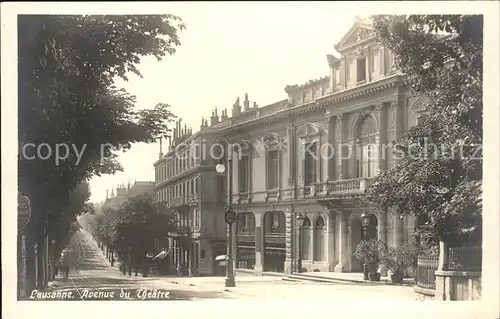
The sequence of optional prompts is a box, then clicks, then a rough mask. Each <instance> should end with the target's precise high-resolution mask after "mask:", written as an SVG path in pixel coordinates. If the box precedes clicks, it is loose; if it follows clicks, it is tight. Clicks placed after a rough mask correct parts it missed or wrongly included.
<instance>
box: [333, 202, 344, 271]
mask: <svg viewBox="0 0 500 319" xmlns="http://www.w3.org/2000/svg"><path fill="white" fill-rule="evenodd" d="M337 223H338V225H339V233H338V243H339V244H338V263H337V265H336V266H335V272H343V271H344V270H345V266H346V262H347V221H346V216H345V213H344V212H343V211H339V212H338V214H337Z"/></svg>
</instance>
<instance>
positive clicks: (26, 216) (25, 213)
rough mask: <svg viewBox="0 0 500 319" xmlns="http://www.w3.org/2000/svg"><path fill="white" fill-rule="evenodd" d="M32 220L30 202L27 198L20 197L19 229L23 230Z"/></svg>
mask: <svg viewBox="0 0 500 319" xmlns="http://www.w3.org/2000/svg"><path fill="white" fill-rule="evenodd" d="M30 218H31V205H30V200H29V198H28V197H26V196H19V197H18V201H17V229H18V230H23V229H24V227H26V225H28V222H29V221H30Z"/></svg>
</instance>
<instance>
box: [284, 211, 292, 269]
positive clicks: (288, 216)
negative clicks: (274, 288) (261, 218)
mask: <svg viewBox="0 0 500 319" xmlns="http://www.w3.org/2000/svg"><path fill="white" fill-rule="evenodd" d="M285 223H286V228H285V275H291V274H292V272H293V265H292V261H293V255H292V249H293V245H292V232H293V223H292V213H291V212H290V210H289V209H287V210H286V212H285Z"/></svg>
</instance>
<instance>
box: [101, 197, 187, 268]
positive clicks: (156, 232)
mask: <svg viewBox="0 0 500 319" xmlns="http://www.w3.org/2000/svg"><path fill="white" fill-rule="evenodd" d="M102 216H103V217H102V218H100V219H99V220H98V221H97V223H98V226H97V236H98V238H99V240H101V241H103V242H104V243H105V244H106V245H107V246H108V247H110V248H112V249H114V250H117V251H119V252H121V254H122V256H126V254H127V253H128V249H129V248H130V249H131V252H132V257H133V258H136V259H139V260H141V259H142V258H143V257H144V256H145V255H146V253H149V252H152V251H153V244H154V240H155V239H159V238H166V237H167V236H168V235H169V233H184V234H185V232H183V230H182V229H180V228H179V227H178V226H177V218H176V213H175V212H174V211H172V210H170V209H169V208H168V207H167V206H166V205H165V204H164V203H155V202H154V200H153V198H152V196H151V195H150V194H142V195H139V196H137V197H134V198H131V199H129V200H128V201H126V202H124V203H123V204H122V205H120V207H118V208H117V209H112V208H111V209H108V210H106V211H105V213H104V214H103V215H102ZM185 235H187V234H185Z"/></svg>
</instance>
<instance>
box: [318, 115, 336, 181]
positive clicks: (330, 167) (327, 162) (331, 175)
mask: <svg viewBox="0 0 500 319" xmlns="http://www.w3.org/2000/svg"><path fill="white" fill-rule="evenodd" d="M325 137H326V138H325V143H324V145H325V146H323V147H322V149H321V151H322V157H323V158H324V161H323V172H324V174H323V175H324V176H323V180H324V181H329V180H334V179H335V161H334V159H335V149H334V148H333V146H334V145H335V121H334V120H333V119H332V117H330V116H328V117H327V118H326V129H325Z"/></svg>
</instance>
